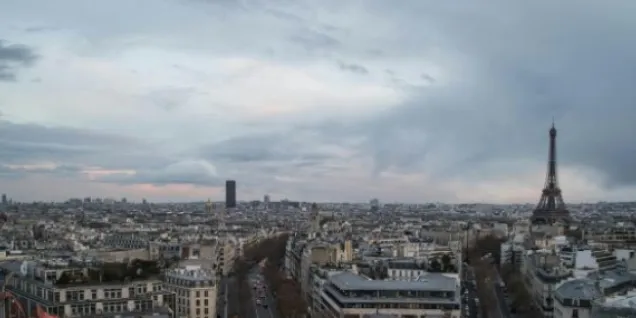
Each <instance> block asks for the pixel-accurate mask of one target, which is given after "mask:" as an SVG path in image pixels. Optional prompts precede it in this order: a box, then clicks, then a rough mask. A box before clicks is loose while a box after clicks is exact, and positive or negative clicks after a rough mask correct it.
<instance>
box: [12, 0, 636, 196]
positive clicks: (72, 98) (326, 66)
mask: <svg viewBox="0 0 636 318" xmlns="http://www.w3.org/2000/svg"><path fill="white" fill-rule="evenodd" d="M363 3H364V7H362V4H363ZM139 8H143V10H142V9H139ZM1 9H2V10H0V29H2V30H3V31H4V32H3V33H2V34H0V193H7V194H8V195H9V196H10V197H11V198H14V199H16V200H19V201H33V200H45V201H49V200H66V199H68V198H71V197H77V196H94V197H114V198H122V197H127V198H129V199H132V200H136V201H140V200H141V198H147V199H148V200H150V201H154V202H157V201H175V202H178V201H201V200H205V199H207V198H208V197H210V198H217V199H222V198H223V197H224V195H225V194H224V187H225V180H227V179H231V180H236V182H237V189H236V191H237V200H246V199H247V198H254V199H257V198H262V197H263V195H265V194H269V195H271V196H272V198H276V199H281V198H290V199H294V200H302V201H309V202H312V201H318V202H344V201H355V202H367V201H368V200H369V199H371V198H379V199H380V200H381V201H382V202H449V203H454V202H490V203H520V202H529V203H536V202H538V200H539V198H540V196H541V189H542V186H543V184H544V180H545V175H546V166H547V159H548V129H549V128H550V126H551V124H552V120H553V118H554V120H555V122H556V127H557V129H558V130H559V137H558V152H557V153H558V161H559V182H560V187H561V189H562V190H563V198H564V200H565V202H566V203H576V202H596V201H629V200H631V199H633V198H634V197H636V186H635V185H636V170H635V169H633V168H632V164H631V161H632V160H631V159H632V158H634V157H636V143H634V142H633V141H632V140H631V138H632V137H631V136H633V135H636V127H635V126H634V125H633V124H632V122H631V118H633V117H634V116H632V115H629V114H630V113H632V112H634V111H636V110H634V108H633V107H631V106H632V105H631V104H633V101H634V100H636V93H635V91H634V90H633V89H632V88H631V83H633V81H634V79H636V72H634V71H633V70H631V69H630V67H627V66H629V65H633V64H634V63H636V45H635V44H631V43H632V42H633V41H629V39H630V35H631V34H633V31H634V30H635V29H636V21H633V18H632V17H631V16H630V13H631V12H633V10H635V9H636V3H634V2H629V1H617V2H616V3H614V4H613V5H612V6H611V7H609V6H606V5H604V4H602V3H598V2H594V1H564V2H562V5H560V6H554V5H553V4H551V3H548V2H533V3H510V2H506V1H499V0H497V1H491V2H489V3H488V4H484V3H479V4H472V3H467V4H463V5H462V6H461V7H460V6H456V5H453V4H447V3H422V2H421V1H403V2H400V6H396V5H389V4H387V3H386V2H384V1H365V2H355V3H354V2H347V3H343V2H336V1H320V2H316V1H306V0H301V1H295V2H294V4H293V5H292V4H291V3H288V2H284V1H282V2H279V1H214V2H212V1H197V0H187V1H176V0H142V1H139V2H137V3H136V4H135V5H133V4H131V3H129V2H126V1H111V2H95V3H91V4H87V3H86V2H85V1H80V0H63V1H56V2H55V3H47V2H42V1H35V0H21V1H14V0H11V1H6V2H4V3H3V4H2V5H1ZM114 17H116V18H114ZM590 21H593V22H590Z"/></svg>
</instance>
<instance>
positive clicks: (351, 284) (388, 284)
mask: <svg viewBox="0 0 636 318" xmlns="http://www.w3.org/2000/svg"><path fill="white" fill-rule="evenodd" d="M329 280H330V281H331V283H333V284H334V285H335V286H336V287H338V288H340V289H341V290H405V291H407V290H413V291H455V290H456V289H457V285H458V281H457V279H456V278H453V277H448V276H445V275H443V274H439V273H429V274H427V275H423V276H420V277H418V278H417V279H415V280H412V281H398V280H372V279H367V278H365V277H362V276H360V275H356V274H354V273H352V272H342V273H339V274H335V275H332V276H331V277H329Z"/></svg>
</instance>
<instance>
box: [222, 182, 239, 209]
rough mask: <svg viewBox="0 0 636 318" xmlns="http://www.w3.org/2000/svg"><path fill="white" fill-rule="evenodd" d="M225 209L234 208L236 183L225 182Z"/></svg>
mask: <svg viewBox="0 0 636 318" xmlns="http://www.w3.org/2000/svg"><path fill="white" fill-rule="evenodd" d="M225 207H226V208H228V209H233V208H236V181H234V180H227V181H225Z"/></svg>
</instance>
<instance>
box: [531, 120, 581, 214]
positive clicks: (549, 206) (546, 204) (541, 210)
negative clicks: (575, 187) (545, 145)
mask: <svg viewBox="0 0 636 318" xmlns="http://www.w3.org/2000/svg"><path fill="white" fill-rule="evenodd" d="M556 137H557V130H556V128H555V127H554V123H552V128H551V129H550V154H549V156H548V172H547V174H546V178H545V185H544V187H543V191H542V192H541V199H540V200H539V204H537V207H536V208H535V209H534V211H533V212H532V217H530V221H531V222H532V224H533V225H554V224H555V223H557V222H559V223H564V224H568V223H569V222H570V220H571V219H570V212H569V211H568V210H567V208H566V206H565V202H564V201H563V196H562V195H561V188H559V182H558V179H557V160H556Z"/></svg>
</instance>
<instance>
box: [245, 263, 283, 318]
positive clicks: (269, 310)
mask: <svg viewBox="0 0 636 318" xmlns="http://www.w3.org/2000/svg"><path fill="white" fill-rule="evenodd" d="M248 282H249V284H250V288H251V289H252V303H253V304H254V307H255V310H254V318H278V315H276V302H275V301H274V298H273V297H272V293H271V289H270V288H269V287H268V286H267V284H266V283H265V279H264V277H263V275H262V274H261V272H260V268H259V267H258V266H256V267H254V269H252V271H250V274H249V275H248ZM259 286H265V288H264V293H263V295H262V296H264V297H262V298H260V297H259V294H260V292H259V291H258V290H259ZM259 302H260V304H259Z"/></svg>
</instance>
